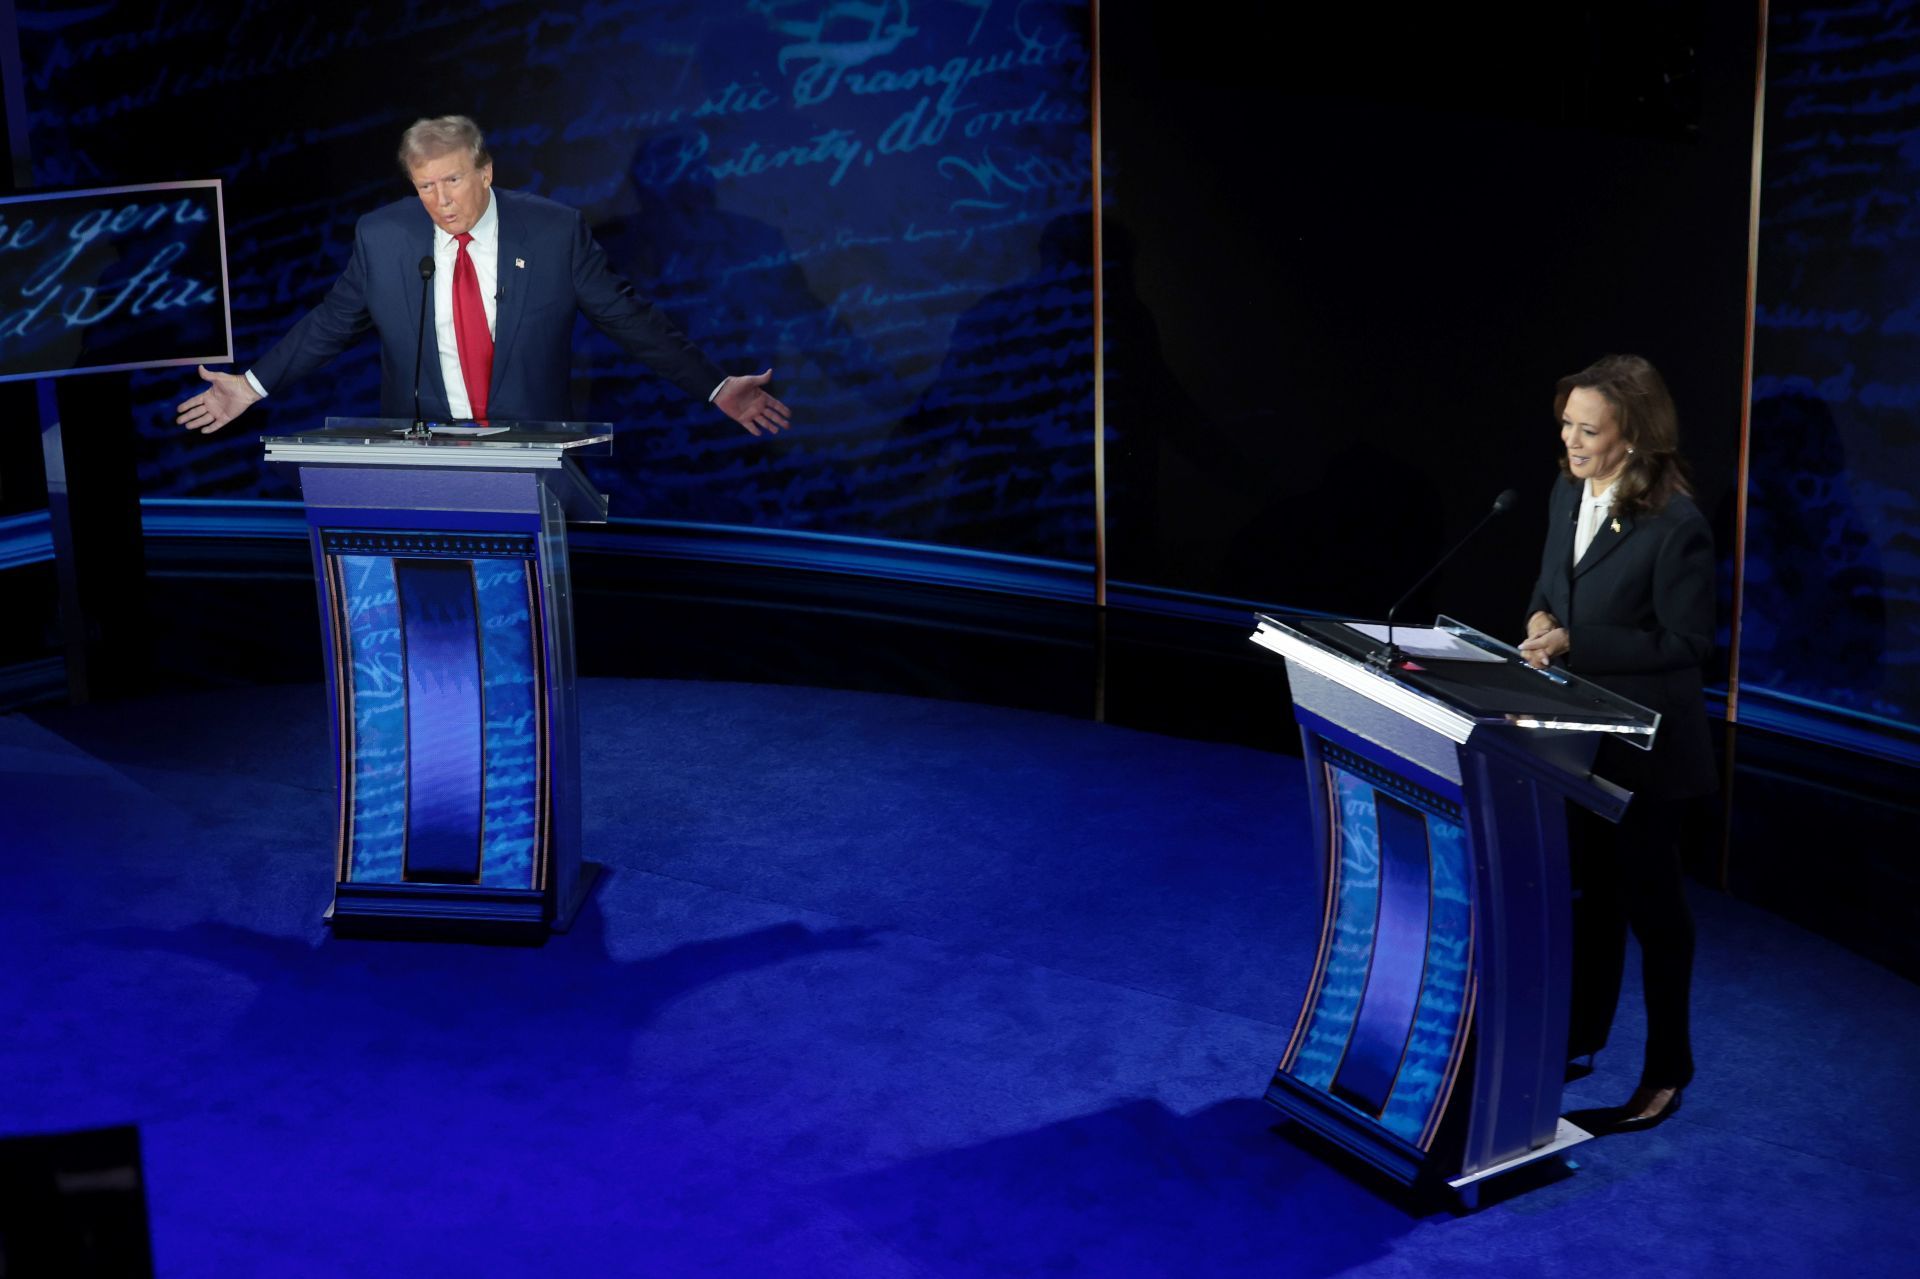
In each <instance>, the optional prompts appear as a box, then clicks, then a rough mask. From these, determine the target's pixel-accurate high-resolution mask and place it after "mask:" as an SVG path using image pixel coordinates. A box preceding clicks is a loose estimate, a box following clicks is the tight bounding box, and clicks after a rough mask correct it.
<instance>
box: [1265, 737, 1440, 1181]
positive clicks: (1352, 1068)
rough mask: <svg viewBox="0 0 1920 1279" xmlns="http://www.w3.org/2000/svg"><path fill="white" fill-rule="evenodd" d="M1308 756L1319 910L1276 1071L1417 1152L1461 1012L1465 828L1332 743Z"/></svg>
mask: <svg viewBox="0 0 1920 1279" xmlns="http://www.w3.org/2000/svg"><path fill="white" fill-rule="evenodd" d="M1317 755H1318V772H1319V774H1320V776H1319V779H1318V784H1320V785H1322V786H1324V787H1325V794H1326V814H1327V823H1326V824H1327V829H1326V831H1325V836H1326V839H1327V845H1326V848H1327V856H1328V874H1327V901H1326V917H1325V925H1324V927H1323V929H1322V933H1321V940H1320V951H1319V955H1318V958H1317V960H1316V962H1315V967H1314V975H1313V981H1312V984H1311V986H1310V987H1309V992H1308V996H1307V1002H1306V1006H1305V1007H1304V1008H1303V1009H1302V1010H1301V1014H1300V1021H1299V1024H1298V1026H1297V1027H1296V1028H1295V1031H1294V1036H1293V1042H1292V1043H1291V1044H1289V1046H1288V1049H1287V1055H1286V1057H1285V1059H1284V1060H1282V1062H1281V1063H1280V1069H1279V1072H1278V1073H1279V1076H1284V1077H1287V1079H1288V1081H1289V1082H1290V1083H1291V1084H1292V1085H1294V1086H1296V1087H1304V1088H1306V1089H1309V1090H1311V1091H1313V1092H1315V1093H1318V1094H1322V1095H1324V1097H1326V1098H1328V1099H1330V1100H1332V1101H1334V1102H1337V1103H1339V1104H1340V1105H1342V1106H1344V1107H1346V1108H1348V1109H1350V1110H1351V1111H1353V1112H1355V1113H1356V1114H1357V1115H1359V1116H1363V1117H1364V1118H1365V1119H1366V1120H1369V1121H1372V1122H1373V1123H1375V1124H1377V1125H1378V1126H1379V1127H1380V1128H1381V1129H1382V1130H1384V1132H1385V1133H1387V1134H1390V1135H1391V1136H1392V1137H1394V1138H1397V1139H1398V1140H1400V1141H1401V1142H1404V1143H1406V1144H1407V1145H1408V1146H1410V1147H1412V1148H1414V1149H1417V1150H1423V1151H1424V1150H1426V1149H1427V1148H1428V1147H1429V1146H1430V1145H1431V1144H1432V1142H1433V1138H1434V1134H1435V1132H1436V1131H1437V1129H1438V1127H1439V1121H1440V1117H1441V1115H1442V1113H1443V1112H1444V1110H1445V1108H1446V1103H1447V1097H1448V1094H1449V1093H1450V1092H1451V1090H1452V1085H1453V1080H1454V1078H1455V1076H1456V1075H1457V1073H1458V1070H1459V1065H1460V1060H1461V1056H1462V1053H1463V1051H1464V1049H1465V1046H1466V1031H1467V1024H1468V1016H1469V1014H1470V1012H1471V1007H1472V993H1473V992H1472V961H1473V919H1472V905H1471V901H1472V897H1471V887H1472V866H1471V862H1470V856H1471V851H1470V848H1469V845H1468V840H1467V833H1466V827H1465V826H1464V825H1463V823H1462V821H1461V813H1460V808H1459V805H1458V804H1457V803H1456V802H1454V801H1453V800H1450V799H1447V798H1445V797H1443V796H1440V795H1436V794H1434V793H1432V792H1430V791H1428V790H1426V789H1424V788H1422V787H1419V786H1417V785H1414V784H1412V783H1410V782H1407V781H1405V780H1404V779H1402V778H1399V777H1397V776H1395V775H1393V774H1392V773H1390V772H1389V771H1388V770H1386V769H1384V768H1382V767H1380V766H1379V765H1378V764H1375V763H1373V762H1372V761H1370V760H1366V759H1363V758H1361V757H1360V756H1358V755H1355V754H1352V753H1351V752H1348V751H1346V750H1343V749H1341V748H1339V747H1337V746H1335V745H1334V744H1333V743H1330V742H1325V741H1322V742H1320V743H1318V751H1317ZM1282 1086H1283V1084H1282V1081H1281V1079H1279V1078H1276V1080H1275V1087H1276V1088H1280V1087H1282Z"/></svg>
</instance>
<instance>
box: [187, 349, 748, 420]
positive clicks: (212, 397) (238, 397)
mask: <svg viewBox="0 0 1920 1279" xmlns="http://www.w3.org/2000/svg"><path fill="white" fill-rule="evenodd" d="M200 376H201V377H202V378H204V379H206V381H207V382H208V383H210V385H209V386H208V387H207V389H206V390H204V391H202V392H200V394H198V395H196V396H194V397H193V398H192V399H190V400H182V401H181V402H180V405H179V407H178V408H176V409H175V410H174V414H175V416H174V419H173V420H174V421H175V422H178V423H179V424H180V425H181V426H184V427H186V428H187V429H188V430H189V431H198V432H200V434H202V435H211V434H213V433H214V432H215V431H217V430H219V429H220V428H221V427H223V426H225V425H226V424H227V423H229V422H231V421H233V419H235V418H237V417H239V416H240V415H241V414H242V413H245V412H246V411H247V406H248V405H249V404H252V403H253V402H254V401H255V400H257V399H259V398H260V397H259V396H258V395H256V394H255V393H254V390H253V384H252V383H250V382H248V381H247V379H245V378H244V377H241V376H240V375H239V374H238V373H214V372H212V371H210V370H209V369H208V368H207V366H206V365H204V364H202V365H201V366H200ZM729 389H731V388H729ZM769 398H771V397H769ZM782 411H783V412H784V411H785V410H782ZM747 429H748V430H749V431H751V430H753V428H752V427H748V428H747Z"/></svg>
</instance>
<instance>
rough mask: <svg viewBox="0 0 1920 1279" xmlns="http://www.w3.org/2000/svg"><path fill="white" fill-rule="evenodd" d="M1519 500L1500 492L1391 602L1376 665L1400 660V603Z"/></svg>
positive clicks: (1512, 493)
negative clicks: (1396, 633) (1396, 628)
mask: <svg viewBox="0 0 1920 1279" xmlns="http://www.w3.org/2000/svg"><path fill="white" fill-rule="evenodd" d="M1519 500H1520V494H1519V493H1518V492H1517V491H1516V490H1514V489H1507V490H1505V491H1504V492H1502V493H1501V494H1500V496H1499V497H1496V498H1494V499H1493V509H1492V510H1490V511H1488V512H1487V513H1486V514H1485V515H1482V516H1481V517H1480V522H1479V523H1478V524H1475V525H1474V526H1473V527H1472V528H1470V529H1468V530H1467V535H1466V536H1465V537H1463V538H1461V539H1460V540H1459V541H1457V542H1455V543H1454V544H1453V549H1452V550H1450V551H1448V552H1447V553H1446V554H1445V555H1442V556H1441V557H1440V562H1439V563H1438V564H1435V565H1434V566H1433V567H1432V568H1430V569H1428V570H1427V571H1426V573H1425V574H1424V575H1422V577H1421V578H1420V580H1419V581H1417V582H1415V583H1414V584H1413V585H1412V586H1409V587H1408V588H1407V593H1406V594H1405V595H1402V596H1401V597H1400V598H1399V599H1397V600H1395V601H1394V602H1393V607H1392V608H1390V609H1388V610H1387V646H1386V648H1384V649H1383V650H1381V651H1380V652H1379V653H1376V654H1375V655H1374V659H1373V660H1374V661H1375V662H1376V663H1377V664H1378V665H1381V666H1384V667H1387V668H1388V669H1392V667H1393V664H1394V663H1395V662H1397V661H1399V660H1400V650H1399V649H1397V648H1395V647H1394V644H1393V617H1394V614H1396V613H1398V612H1399V611H1400V606H1401V605H1402V604H1405V603H1406V602H1407V601H1408V600H1410V599H1412V598H1413V593H1414V592H1415V591H1417V590H1419V589H1420V588H1421V587H1423V586H1425V585H1426V584H1427V582H1428V581H1430V580H1431V579H1432V577H1433V575H1434V574H1435V573H1438V572H1439V571H1440V570H1441V569H1443V568H1445V567H1446V566H1447V562H1448V561H1449V560H1451V559H1452V558H1453V557H1454V556H1456V555H1458V554H1459V553H1460V548H1461V547H1463V546H1465V545H1466V544H1467V543H1468V542H1471V541H1472V540H1473V539H1474V535H1475V534H1477V533H1479V532H1480V530H1481V529H1483V528H1485V527H1486V526H1487V521H1488V520H1490V519H1492V518H1493V517H1494V516H1496V515H1504V514H1506V513H1507V512H1508V511H1511V510H1512V509H1513V507H1514V504H1515V503H1517V502H1518V501H1519Z"/></svg>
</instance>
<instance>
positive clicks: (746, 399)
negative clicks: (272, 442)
mask: <svg viewBox="0 0 1920 1279" xmlns="http://www.w3.org/2000/svg"><path fill="white" fill-rule="evenodd" d="M772 380H773V370H772V369H768V370H767V371H766V372H765V373H755V374H754V375H753V376H752V377H731V378H728V379H727V384H726V385H725V386H723V387H721V388H720V394H718V395H716V396H714V397H713V402H714V405H715V407H717V408H718V409H719V410H720V411H721V412H722V413H725V414H726V415H727V416H728V417H730V418H732V419H733V420H734V421H736V422H738V423H739V424H740V425H742V426H744V427H746V428H747V430H748V431H749V432H751V433H752V434H754V435H778V434H779V433H780V432H782V431H784V430H786V429H787V427H788V426H790V425H792V423H790V422H789V421H788V420H787V406H786V405H784V404H782V403H781V402H780V401H778V400H776V399H774V398H773V397H772V396H771V395H768V394H767V383H769V382H771V381H772ZM248 389H249V390H251V389H252V388H251V387H249V388H248ZM208 394H212V392H208ZM200 398H201V399H205V398H206V396H204V395H203V396H201V397H200ZM192 402H193V401H191V400H189V401H187V403H188V404H191V403H192ZM180 407H182V408H185V407H186V405H185V404H183V405H181V406H180ZM242 407H243V408H244V407H245V406H244V405H243V406H242ZM207 429H209V430H212V429H213V428H211V427H209V428H207Z"/></svg>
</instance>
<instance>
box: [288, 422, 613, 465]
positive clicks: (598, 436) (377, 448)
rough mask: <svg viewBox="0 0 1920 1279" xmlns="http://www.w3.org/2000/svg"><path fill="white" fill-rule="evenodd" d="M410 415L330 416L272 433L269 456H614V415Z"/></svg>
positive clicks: (361, 460) (545, 460)
mask: <svg viewBox="0 0 1920 1279" xmlns="http://www.w3.org/2000/svg"><path fill="white" fill-rule="evenodd" d="M413 425H414V424H413V421H412V419H410V418H383V417H364V418H354V417H330V418H328V419H327V422H326V425H325V426H324V427H322V428H320V429H318V430H308V431H292V432H288V433H287V434H284V435H269V436H266V437H264V439H263V441H262V443H263V444H264V445H265V446H266V456H267V460H268V461H269V462H304V463H309V464H314V465H331V466H343V465H344V466H354V465H375V466H408V467H454V468H459V469H469V470H471V469H482V470H493V469H498V468H513V469H516V470H549V469H553V468H557V467H560V466H562V465H564V464H565V463H566V462H567V461H568V460H570V459H578V458H586V457H611V456H612V455H613V424H612V423H610V422H486V423H480V422H433V423H429V424H428V425H429V426H430V427H431V428H432V433H431V434H429V435H416V434H414V433H413V431H412V428H413Z"/></svg>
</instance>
